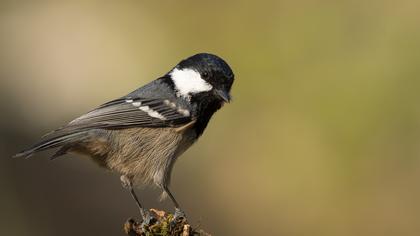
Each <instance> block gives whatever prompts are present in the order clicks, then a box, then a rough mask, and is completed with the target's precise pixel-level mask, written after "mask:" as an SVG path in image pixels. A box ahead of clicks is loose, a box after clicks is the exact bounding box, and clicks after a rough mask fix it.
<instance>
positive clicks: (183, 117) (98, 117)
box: [63, 97, 195, 130]
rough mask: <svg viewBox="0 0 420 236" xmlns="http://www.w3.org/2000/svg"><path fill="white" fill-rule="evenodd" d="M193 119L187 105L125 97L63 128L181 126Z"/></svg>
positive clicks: (166, 100)
mask: <svg viewBox="0 0 420 236" xmlns="http://www.w3.org/2000/svg"><path fill="white" fill-rule="evenodd" d="M194 119H195V118H194V117H193V116H192V113H191V112H190V110H189V109H188V108H184V107H181V106H180V105H177V104H176V103H175V102H174V101H171V100H169V99H156V98H141V97H134V98H133V97H123V98H120V99H116V100H113V101H111V102H108V103H105V104H103V105H102V106H100V107H98V108H97V109H95V110H93V111H91V112H89V113H87V114H85V115H82V116H80V117H79V118H77V119H75V120H73V121H71V122H70V123H69V124H68V125H67V126H65V127H63V128H64V129H75V130H79V129H82V130H84V129H92V128H102V129H121V128H130V127H179V126H182V125H185V124H188V123H189V122H191V121H193V120H194Z"/></svg>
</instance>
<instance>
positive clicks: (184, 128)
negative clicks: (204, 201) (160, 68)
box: [16, 53, 234, 223]
mask: <svg viewBox="0 0 420 236" xmlns="http://www.w3.org/2000/svg"><path fill="white" fill-rule="evenodd" d="M233 81H234V74H233V72H232V70H231V68H230V67H229V65H228V64H227V63H226V62H225V61H224V60H223V59H221V58H220V57H218V56H216V55H212V54H208V53H200V54H196V55H194V56H191V57H189V58H187V59H185V60H182V61H181V62H180V63H179V64H178V65H176V66H175V67H174V68H173V69H172V70H170V71H169V72H168V73H167V74H165V75H164V76H162V77H160V78H158V79H156V80H154V81H152V82H150V83H149V84H146V85H145V86H143V87H141V88H139V89H137V90H135V91H133V92H131V93H129V94H128V95H126V96H123V97H121V98H118V99H115V100H113V101H110V102H107V103H105V104H103V105H101V106H99V107H98V108H96V109H94V110H92V111H90V112H88V113H86V114H84V115H82V116H80V117H78V118H76V119H75V120H73V121H71V122H70V123H68V124H67V125H65V126H63V127H61V128H59V129H57V130H55V131H53V132H51V133H48V134H47V135H45V136H44V137H42V139H41V140H40V141H39V142H38V143H36V144H35V145H33V146H32V147H30V148H29V149H26V150H24V151H22V152H20V153H18V154H16V157H29V156H31V155H32V154H34V153H36V152H39V151H43V150H47V149H52V148H58V150H57V151H56V152H55V154H54V155H53V156H52V157H51V158H52V159H54V158H57V157H59V156H61V155H64V154H66V153H68V152H71V153H80V154H85V155H88V156H90V157H91V158H92V159H93V160H94V161H95V162H97V163H98V164H99V165H101V166H103V167H106V168H108V169H110V170H112V171H116V172H118V173H119V174H121V181H122V184H123V186H124V187H126V188H127V189H129V190H130V193H131V194H132V196H133V198H134V199H135V201H136V203H137V205H138V207H139V208H140V212H141V215H142V217H143V220H144V222H146V223H148V222H149V221H150V220H151V217H150V215H149V213H148V211H145V210H144V208H143V206H142V205H141V204H140V201H139V200H138V198H137V196H136V194H135V193H134V190H133V186H135V185H142V184H155V185H157V186H158V187H160V188H161V189H162V190H163V195H165V196H169V198H170V199H171V200H172V202H173V204H174V205H175V214H176V216H182V215H183V213H182V211H181V210H180V207H179V204H178V203H177V201H176V200H175V198H174V197H173V195H172V194H171V192H170V191H169V188H168V186H169V183H170V179H171V171H172V168H173V166H174V163H175V161H176V159H177V158H178V157H179V156H180V155H181V154H182V153H183V152H184V151H185V150H187V149H188V148H189V147H190V146H191V145H192V144H193V143H194V142H195V141H196V140H197V139H198V138H199V137H200V136H201V135H202V133H203V131H204V129H205V128H206V126H207V124H208V122H209V120H210V118H211V117H212V116H213V114H214V113H215V112H216V111H217V110H219V109H220V108H221V107H222V106H223V104H224V103H226V102H229V101H230V100H231V96H230V90H231V87H232V83H233Z"/></svg>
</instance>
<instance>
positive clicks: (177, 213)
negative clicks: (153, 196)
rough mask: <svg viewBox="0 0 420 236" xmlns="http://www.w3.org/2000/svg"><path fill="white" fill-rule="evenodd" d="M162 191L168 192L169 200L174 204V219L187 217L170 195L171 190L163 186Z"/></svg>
mask: <svg viewBox="0 0 420 236" xmlns="http://www.w3.org/2000/svg"><path fill="white" fill-rule="evenodd" d="M163 191H165V193H166V194H168V196H169V198H170V199H171V201H172V202H173V204H174V206H175V213H174V221H176V220H178V219H181V218H184V219H186V218H187V217H186V216H185V213H184V212H183V211H182V210H181V208H180V207H179V204H178V202H177V201H176V200H175V198H174V196H173V195H172V193H171V191H169V188H168V187H164V188H163Z"/></svg>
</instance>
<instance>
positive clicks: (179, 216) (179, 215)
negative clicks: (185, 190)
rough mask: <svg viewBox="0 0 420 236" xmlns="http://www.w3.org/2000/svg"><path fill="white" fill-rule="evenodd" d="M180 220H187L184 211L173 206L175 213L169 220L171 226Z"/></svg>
mask: <svg viewBox="0 0 420 236" xmlns="http://www.w3.org/2000/svg"><path fill="white" fill-rule="evenodd" d="M181 222H185V223H186V222H187V216H186V215H185V213H184V212H183V211H182V210H181V209H179V208H175V213H174V216H173V218H172V220H171V222H170V223H171V226H175V225H177V224H179V223H181Z"/></svg>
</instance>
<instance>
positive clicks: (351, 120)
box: [0, 0, 420, 236]
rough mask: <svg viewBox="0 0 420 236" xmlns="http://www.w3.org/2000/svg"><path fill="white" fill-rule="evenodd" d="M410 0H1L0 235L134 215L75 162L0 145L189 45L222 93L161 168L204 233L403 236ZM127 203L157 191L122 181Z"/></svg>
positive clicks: (23, 137)
mask: <svg viewBox="0 0 420 236" xmlns="http://www.w3.org/2000/svg"><path fill="white" fill-rule="evenodd" d="M419 9H420V2H419V1H415V0H412V1H410V0H401V1H391V0H389V1H387V0H382V1H380V0H376V1H375V0H368V1H364V0H355V1H350V0H348V1H327V0H319V1H310V0H301V1H292V0H283V1H274V0H272V1H229V2H228V1H66V2H65V1H1V2H0V36H1V37H0V78H1V81H0V96H1V97H0V98H1V99H0V106H1V107H0V108H1V110H0V111H1V114H0V129H1V130H0V131H1V132H0V150H1V153H0V155H1V156H0V157H1V158H0V208H1V210H0V234H1V235H33V236H38V235H40V236H41V235H42V236H45V235H61V236H65V235H69V236H70V235H71V236H73V235H122V233H121V225H122V223H123V222H124V221H125V220H126V218H128V217H130V216H137V215H138V212H137V209H136V208H135V205H134V202H133V201H132V200H131V197H130V196H129V194H128V193H127V192H126V191H124V190H123V188H122V187H121V186H120V183H119V177H118V176H117V175H116V174H113V173H110V172H107V171H105V170H103V169H101V168H99V167H97V166H96V165H95V164H94V163H93V162H91V161H90V160H88V159H87V158H85V157H78V156H71V155H69V156H66V157H64V158H61V159H59V160H56V161H52V162H51V161H49V159H48V157H47V156H48V153H47V154H40V155H37V156H35V157H34V158H31V159H28V160H23V159H11V158H10V157H11V156H12V155H13V154H14V153H16V152H18V151H20V150H21V149H23V148H24V147H26V146H28V145H30V144H31V143H33V142H35V141H36V140H37V139H38V138H39V137H40V136H41V135H43V134H44V133H46V132H48V131H50V130H52V129H55V128H57V127H59V126H60V125H63V124H65V123H66V122H68V121H70V120H71V119H73V118H75V117H77V116H79V115H81V114H83V113H85V112H87V111H89V110H90V109H92V108H94V107H95V106H97V105H99V104H101V103H104V102H106V101H108V100H111V99H114V98H116V97H120V96H122V95H124V94H126V93H128V92H130V91H132V90H134V89H135V88H137V87H139V86H141V85H143V84H145V83H147V82H149V81H151V80H153V79H155V78H157V77H159V76H161V75H163V74H164V73H166V72H167V71H168V70H169V69H171V68H172V67H173V66H174V65H175V64H176V63H177V62H178V61H180V60H181V59H183V58H186V57H188V56H190V55H193V54H195V53H199V52H211V53H214V54H217V55H219V56H221V57H223V58H224V59H225V60H226V61H227V62H228V63H229V64H230V65H231V67H232V68H233V70H234V73H235V75H236V80H235V84H234V86H233V89H232V95H233V97H234V101H233V102H232V103H231V104H228V105H226V106H225V107H224V108H223V109H222V110H221V111H219V112H218V113H217V114H216V115H215V117H214V118H213V119H212V121H211V122H210V124H209V126H208V128H207V130H206V132H205V134H204V136H203V137H202V138H201V140H200V141H199V142H198V143H197V144H195V145H194V146H193V147H192V148H191V149H190V150H189V151H187V152H186V153H185V154H184V155H183V156H182V157H181V158H180V159H179V161H178V162H177V163H176V165H175V169H174V172H173V178H172V179H173V180H172V191H173V192H174V194H175V195H176V197H177V199H178V201H179V202H180V203H181V204H182V206H183V209H184V210H185V212H186V214H187V215H188V216H189V219H190V222H191V224H192V225H193V226H197V225H201V227H202V228H203V229H205V230H206V231H208V232H210V233H213V234H214V235H311V236H314V235H320V236H327V235H331V236H337V235H340V236H346V235H349V236H354V235H366V236H367V235H369V236H370V235H381V236H387V235H389V236H395V235H405V236H407V235H413V236H414V235H419V234H420V224H419V222H420V221H419V219H420V203H419V199H420V186H419V185H420V182H419V180H420V159H419V155H420V145H419V144H420V106H419V99H420V93H419V91H420V67H419V64H420V14H419ZM138 193H139V195H140V196H141V199H143V203H144V205H146V206H147V207H150V208H158V209H166V210H172V205H171V204H170V202H169V201H165V202H163V203H159V202H158V201H157V200H156V198H157V196H158V195H159V192H158V191H157V190H153V189H150V188H145V189H140V190H138Z"/></svg>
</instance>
